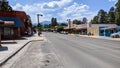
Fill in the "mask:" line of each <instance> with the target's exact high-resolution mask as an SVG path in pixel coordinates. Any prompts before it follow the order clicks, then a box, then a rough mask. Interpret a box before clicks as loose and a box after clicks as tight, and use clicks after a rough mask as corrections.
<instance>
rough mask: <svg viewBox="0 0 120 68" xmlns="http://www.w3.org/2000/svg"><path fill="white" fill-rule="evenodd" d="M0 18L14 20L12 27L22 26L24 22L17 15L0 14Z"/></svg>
mask: <svg viewBox="0 0 120 68" xmlns="http://www.w3.org/2000/svg"><path fill="white" fill-rule="evenodd" d="M0 20H2V21H14V27H24V24H23V23H22V22H21V21H20V19H19V18H17V17H2V16H0Z"/></svg>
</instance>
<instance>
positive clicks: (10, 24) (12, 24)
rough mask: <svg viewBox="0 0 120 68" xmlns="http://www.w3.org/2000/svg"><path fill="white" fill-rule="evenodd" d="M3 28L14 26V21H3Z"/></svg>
mask: <svg viewBox="0 0 120 68" xmlns="http://www.w3.org/2000/svg"><path fill="white" fill-rule="evenodd" d="M4 25H5V26H14V21H4Z"/></svg>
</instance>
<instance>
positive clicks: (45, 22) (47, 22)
mask: <svg viewBox="0 0 120 68" xmlns="http://www.w3.org/2000/svg"><path fill="white" fill-rule="evenodd" d="M41 23H42V25H44V24H50V23H51V22H50V21H43V22H41ZM37 24H38V23H33V26H36V25H37Z"/></svg>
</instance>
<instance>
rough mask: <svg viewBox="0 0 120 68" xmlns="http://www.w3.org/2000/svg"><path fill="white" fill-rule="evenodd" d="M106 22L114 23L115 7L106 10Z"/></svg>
mask: <svg viewBox="0 0 120 68" xmlns="http://www.w3.org/2000/svg"><path fill="white" fill-rule="evenodd" d="M108 22H109V23H111V24H112V23H115V9H114V7H111V8H110V11H109V12H108Z"/></svg>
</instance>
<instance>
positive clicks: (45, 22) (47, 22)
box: [41, 21, 51, 25]
mask: <svg viewBox="0 0 120 68" xmlns="http://www.w3.org/2000/svg"><path fill="white" fill-rule="evenodd" d="M41 23H42V25H44V24H50V23H51V22H50V21H43V22H41Z"/></svg>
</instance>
